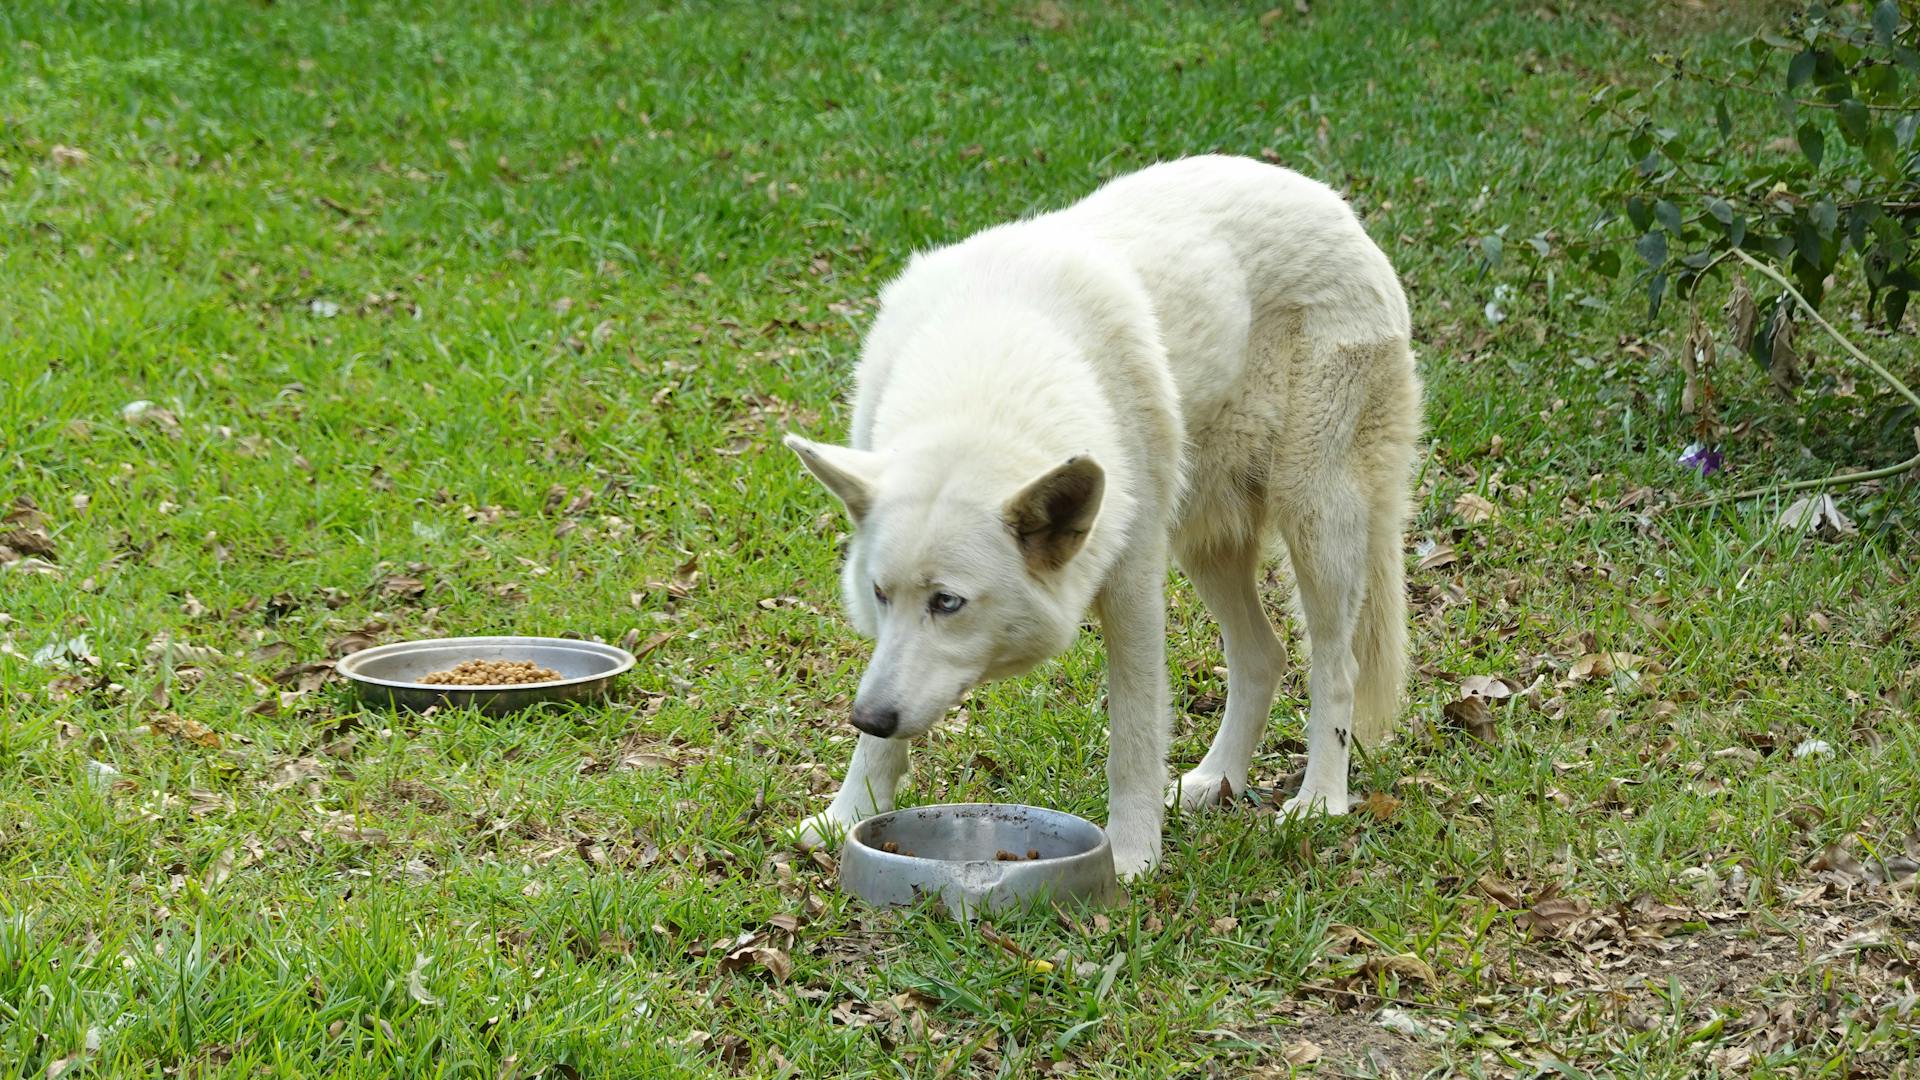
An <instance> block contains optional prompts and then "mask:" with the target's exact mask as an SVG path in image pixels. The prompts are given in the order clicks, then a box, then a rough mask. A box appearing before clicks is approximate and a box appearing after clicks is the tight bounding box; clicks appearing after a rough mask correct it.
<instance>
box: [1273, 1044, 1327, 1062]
mask: <svg viewBox="0 0 1920 1080" xmlns="http://www.w3.org/2000/svg"><path fill="white" fill-rule="evenodd" d="M1280 1056H1281V1057H1283V1058H1286V1059H1287V1064H1289V1065H1311V1064H1313V1063H1314V1062H1316V1061H1319V1060H1320V1047H1318V1046H1316V1045H1315V1044H1314V1043H1313V1042H1312V1041H1311V1040H1309V1039H1301V1040H1300V1041H1298V1042H1290V1043H1287V1044H1286V1045H1284V1046H1282V1047H1281V1048H1280Z"/></svg>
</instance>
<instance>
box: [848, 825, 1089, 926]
mask: <svg viewBox="0 0 1920 1080" xmlns="http://www.w3.org/2000/svg"><path fill="white" fill-rule="evenodd" d="M1002 852H1005V853H1006V854H1008V855H1011V856H1014V858H1012V859H1005V858H1001V857H999V856H1000V854H1001V853H1002ZM1028 852H1034V853H1035V854H1037V855H1038V856H1039V858H1036V859H1029V858H1027V857H1026V856H1027V853H1028ZM840 887H841V888H843V889H845V890H846V891H847V892H848V893H850V894H852V895H854V896H857V897H859V898H860V899H862V900H865V901H866V902H867V903H869V904H873V905H875V906H877V907H898V906H904V905H910V904H916V903H919V902H920V901H921V900H924V899H926V898H928V897H931V896H938V897H939V898H940V899H941V901H942V902H943V903H945V904H946V906H947V909H948V910H949V911H952V912H954V913H955V914H957V915H960V916H961V917H962V918H966V917H970V916H972V915H974V914H976V913H980V912H992V911H1000V910H1004V909H1007V908H1016V907H1025V906H1028V905H1030V904H1035V903H1040V902H1044V901H1047V900H1056V901H1080V902H1084V903H1092V904H1109V903H1113V902H1115V901H1116V900H1118V899H1119V898H1120V896H1121V895H1122V893H1121V891H1120V882H1119V879H1118V878H1117V877H1116V876H1115V875H1114V870H1113V848H1112V846H1111V845H1110V844H1109V843H1108V842H1107V831H1106V830H1105V829H1102V828H1101V827H1100V826H1098V825H1095V824H1094V823H1093V822H1091V821H1088V820H1087V819H1085V818H1082V817H1075V816H1074V815H1072V814H1068V813H1064V812H1062V811H1059V810H1047V809H1043V808H1041V807H1038V806H1020V805H1018V804H1015V803H945V804H938V805H934V806H916V807H912V808H909V809H906V810H895V811H892V812H891V813H886V814H878V815H876V816H874V817H870V818H868V819H867V820H865V821H863V822H861V823H860V824H858V825H855V826H854V827H853V829H852V830H851V831H849V832H848V833H847V838H846V842H845V843H844V844H843V845H842V847H841V852H840Z"/></svg>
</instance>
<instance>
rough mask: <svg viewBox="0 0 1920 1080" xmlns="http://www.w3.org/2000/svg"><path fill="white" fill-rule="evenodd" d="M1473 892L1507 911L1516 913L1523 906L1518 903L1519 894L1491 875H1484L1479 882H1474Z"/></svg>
mask: <svg viewBox="0 0 1920 1080" xmlns="http://www.w3.org/2000/svg"><path fill="white" fill-rule="evenodd" d="M1473 890H1474V891H1475V892H1477V893H1479V894H1480V895H1481V896H1484V897H1486V898H1487V899H1489V900H1491V901H1493V902H1494V903H1496V904H1499V905H1500V906H1501V907H1503V908H1506V909H1507V910H1508V911H1517V910H1519V909H1520V908H1521V907H1523V906H1524V905H1523V904H1522V903H1521V902H1520V896H1519V894H1518V893H1516V892H1515V891H1514V886H1513V885H1512V884H1511V883H1509V882H1506V881H1503V880H1501V879H1500V878H1497V877H1495V876H1493V875H1492V874H1487V875H1484V876H1482V877H1481V878H1480V880H1479V881H1476V882H1474V884H1473Z"/></svg>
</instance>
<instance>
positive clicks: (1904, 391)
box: [1732, 248, 1920, 409]
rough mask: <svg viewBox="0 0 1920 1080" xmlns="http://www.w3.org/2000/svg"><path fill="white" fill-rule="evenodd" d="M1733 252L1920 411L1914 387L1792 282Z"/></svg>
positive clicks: (1741, 254) (1770, 268) (1769, 268)
mask: <svg viewBox="0 0 1920 1080" xmlns="http://www.w3.org/2000/svg"><path fill="white" fill-rule="evenodd" d="M1732 251H1733V253H1734V254H1735V255H1737V256H1739V257H1740V261H1741V262H1744V263H1746V264H1747V265H1748V266H1751V267H1753V268H1754V269H1755V270H1758V271H1760V272H1761V273H1762V274H1765V275H1766V276H1768V277H1770V278H1772V279H1773V283H1774V284H1776V285H1778V286H1780V287H1781V288H1783V289H1785V290H1787V295H1788V296H1791V297H1793V298H1794V299H1795V300H1797V301H1799V303H1800V309H1801V310H1802V311H1805V312H1806V313H1807V315H1808V316H1809V317H1810V318H1812V319H1813V321H1814V322H1815V323H1817V324H1819V326H1820V329H1822V330H1825V331H1826V332H1827V333H1828V334H1830V335H1832V337H1833V340H1835V341H1837V342H1839V343H1840V347H1841V348H1843V349H1845V350H1847V352H1848V353H1850V354H1852V356H1853V358H1854V359H1855V360H1858V361H1860V362H1861V363H1863V364H1865V365H1867V368H1868V369H1869V370H1871V371H1872V372H1873V373H1874V374H1875V375H1878V376H1880V378H1882V379H1884V380H1886V383H1887V385H1888V386H1891V387H1893V388H1894V389H1895V390H1897V391H1899V393H1900V396H1901V397H1903V398H1906V399H1907V400H1908V401H1911V402H1913V407H1914V408H1916V409H1920V394H1915V393H1914V392H1913V389H1912V387H1909V386H1908V385H1907V384H1906V383H1904V382H1901V381H1900V380H1899V379H1898V378H1897V377H1895V376H1894V374H1893V372H1891V371H1888V370H1887V369H1886V368H1883V367H1881V366H1880V364H1879V362H1878V361H1876V360H1874V358H1873V357H1871V356H1868V355H1867V354H1866V353H1863V352H1861V351H1860V350H1859V348H1858V347H1857V346H1855V345H1854V343H1853V342H1851V341H1848V340H1847V339H1846V337H1845V336H1844V335H1842V334H1841V333H1840V331H1838V330H1835V329H1834V328H1833V324H1832V323H1830V322H1828V321H1827V320H1825V319H1823V318H1821V317H1820V313H1819V312H1818V311H1815V310H1814V309H1813V305H1812V304H1809V303H1807V298H1806V297H1804V296H1801V295H1800V290H1799V289H1796V288H1794V287H1793V283H1792V282H1790V281H1788V280H1787V279H1786V278H1785V277H1783V276H1781V274H1780V271H1778V270H1775V269H1774V268H1773V267H1771V266H1768V265H1767V264H1766V263H1763V262H1761V261H1760V260H1759V259H1756V258H1754V257H1753V256H1751V255H1749V254H1747V253H1746V252H1744V251H1741V250H1740V249H1739V248H1733V249H1732Z"/></svg>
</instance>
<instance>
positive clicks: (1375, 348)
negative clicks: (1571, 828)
mask: <svg viewBox="0 0 1920 1080" xmlns="http://www.w3.org/2000/svg"><path fill="white" fill-rule="evenodd" d="M1419 425H1420V382H1419V379H1418V377H1417V376H1416V375H1415V372H1414V363H1413V354H1412V351H1411V349H1410V346H1409V326H1408V319H1407V304H1406V299H1405V297H1404V296H1403V294H1402V293H1401V290H1400V284H1399V281H1398V279H1397V278H1396V277H1395V275H1394V272H1393V268H1392V266H1390V265H1389V264H1388V262H1387V259H1386V257H1385V256H1384V255H1383V254H1381V252H1380V249H1379V248H1378V247H1376V246H1374V244H1373V242H1372V241H1371V240H1369V239H1368V237H1367V234H1366V233H1365V232H1364V231H1363V230H1362V229H1361V227H1360V223H1359V222H1358V220H1356V219H1355V217H1354V215H1353V212H1352V211H1351V210H1350V209H1349V208H1348V207H1347V205H1346V203H1345V202H1343V201H1342V200H1341V198H1340V197H1339V196H1338V195H1337V194H1335V193H1334V192H1333V191H1332V190H1330V189H1329V188H1327V187H1325V186H1324V185H1322V184H1319V183H1316V182H1314V181H1312V180H1309V179H1307V178H1306V177H1303V176H1301V175H1299V174H1297V173H1294V172H1290V171H1288V170H1286V169H1281V168H1275V167H1273V166H1269V165H1263V164H1260V163H1258V162H1254V161H1251V160H1247V159H1243V158H1230V157H1217V156H1216V157H1196V158H1189V159H1186V160H1181V161H1176V162H1171V163H1168V164H1163V165H1156V166H1153V167H1151V168H1147V169H1144V170H1141V171H1140V172H1137V173H1134V174H1132V175H1130V176H1125V177H1121V178H1119V179H1117V180H1114V181H1113V182H1111V183H1109V184H1107V185H1106V186H1105V187H1103V188H1101V189H1100V190H1099V191H1097V192H1095V193H1094V194H1093V195H1091V196H1089V197H1088V198H1086V199H1085V200H1083V201H1082V202H1080V203H1078V204H1076V205H1074V206H1072V207H1069V208H1067V209H1065V210H1062V211H1059V212H1056V213H1051V214H1046V215H1043V216H1040V217H1036V218H1033V219H1031V220H1027V221H1022V222H1017V223H1015V224H1010V225H1003V226H1000V227H998V228H993V229H988V230H987V231H985V232H982V233H980V234H979V235H977V236H974V237H973V238H971V239H969V240H966V241H964V242H962V243H959V244H955V245H953V246H951V247H947V248H942V249H939V250H937V251H933V252H931V253H928V254H923V255H919V256H916V257H915V258H914V259H913V261H912V263H911V264H910V265H909V266H908V267H907V269H906V271H905V272H904V273H903V274H901V275H900V277H899V278H898V279H897V280H896V281H894V282H893V283H892V284H891V285H889V286H888V287H887V289H886V291H885V292H884V293H883V294H882V296H881V305H880V311H879V315H878V317H877V319H876V320H875V322H874V325H873V328H872V330H871V331H870V332H869V334H868V336H867V340H866V345H865V349H864V351H863V354H862V358H861V361H860V366H859V370H858V373H857V390H856V394H855V399H854V410H853V432H852V446H851V447H850V448H849V447H841V446H828V445H822V444H819V443H813V442H809V441H807V440H805V439H801V438H798V437H796V436H791V435H790V436H788V438H787V445H789V446H791V447H792V448H793V449H794V450H795V451H796V452H797V453H798V454H799V455H800V458H801V460H802V461H803V462H805V463H806V466H807V468H808V469H809V470H811V471H812V472H813V474H814V475H815V476H816V477H818V478H819V479H820V481H821V482H822V483H823V484H825V485H826V486H827V487H828V488H829V489H831V490H832V491H833V493H834V494H835V495H838V496H839V497H840V499H841V501H842V502H844V503H845V504H846V508H847V512H848V513H849V514H850V515H851V516H852V518H853V522H854V526H855V528H854V535H853V540H852V542H851V547H850V550H849V552H848V557H847V560H846V567H845V574H844V581H843V586H844V589H845V594H846V605H847V609H848V611H849V613H850V614H851V616H852V618H853V621H854V623H855V624H856V625H857V626H858V627H859V628H860V630H861V631H862V632H864V633H866V634H867V635H869V636H871V637H873V638H874V639H875V642H876V644H875V649H874V655H873V662H872V664H871V666H869V667H868V669H867V672H866V675H865V676H864V677H863V678H862V679H861V680H860V688H859V692H858V695H857V697H856V698H855V700H854V705H853V723H854V726H855V727H857V728H859V729H860V730H861V731H862V732H864V733H865V734H863V735H861V737H860V742H859V746H858V747H857V748H856V749H855V750H854V754H853V762H852V765H851V767H850V768H849V769H848V772H847V778H846V782H845V784H844V785H842V787H841V789H840V792H839V794H838V795H836V796H835V798H834V800H833V803H832V805H831V806H829V807H828V808H827V809H826V810H825V811H824V812H823V813H820V814H818V815H815V816H814V817H811V818H809V819H807V820H806V821H805V822H803V823H802V824H801V825H800V827H799V830H798V836H799V839H800V840H801V841H802V842H803V843H807V844H818V843H822V842H826V841H830V840H832V839H834V838H835V837H836V836H837V835H838V834H839V833H840V832H842V831H844V830H845V829H846V828H847V827H849V826H851V825H853V824H854V823H855V822H857V821H859V820H861V819H862V818H865V817H867V816H868V815H870V814H874V813H877V812H881V811H884V810H889V809H892V807H893V801H894V794H895V791H896V788H897V787H898V785H899V782H900V779H901V777H902V776H903V775H904V774H905V772H906V768H907V742H908V740H909V739H911V738H912V737H913V736H916V735H919V734H922V733H923V732H925V731H927V729H929V728H931V727H932V726H933V725H934V724H935V722H937V721H938V720H939V719H940V718H941V717H942V716H943V715H945V714H946V713H947V712H948V711H949V710H950V709H952V708H953V707H954V706H955V705H956V704H958V703H959V701H960V699H961V697H962V696H963V695H964V694H966V693H967V691H968V690H969V689H970V688H971V687H973V686H975V685H977V684H979V683H981V682H983V681H985V680H989V679H999V678H1004V677H1006V676H1010V675H1017V674H1020V673H1022V672H1025V671H1027V670H1028V669H1030V668H1032V667H1034V666H1035V665H1036V664H1039V663H1040V662H1041V661H1043V660H1046V659H1047V658H1049V657H1051V656H1054V655H1056V654H1058V653H1059V652H1061V651H1063V650H1064V649H1066V648H1067V646H1068V645H1069V644H1070V643H1071V642H1072V641H1073V639H1074V636H1075V634H1076V633H1077V632H1078V628H1079V626H1080V623H1081V619H1082V616H1083V615H1084V614H1085V613H1086V612H1087V611H1088V609H1089V608H1091V609H1092V610H1093V611H1094V612H1096V613H1097V614H1098V616H1099V618H1100V624H1101V628H1102V631H1103V634H1104V636H1105V639H1106V647H1107V669H1108V683H1109V691H1110V693H1109V698H1110V701H1111V707H1110V716H1109V732H1110V746H1109V748H1108V750H1109V757H1108V764H1107V779H1108V798H1109V803H1108V825H1107V831H1108V835H1109V836H1110V837H1111V838H1112V841H1113V850H1114V856H1115V860H1116V862H1117V863H1118V867H1119V870H1120V872H1121V874H1122V875H1125V876H1133V875H1137V874H1140V873H1143V872H1145V871H1147V870H1150V869H1151V868H1152V867H1153V866H1154V865H1155V864H1157V863H1158V861H1159V858H1160V831H1161V821H1162V817H1163V815H1164V804H1163V800H1162V791H1163V788H1164V787H1165V785H1166V754H1167V738H1168V720H1169V709H1170V704H1171V702H1170V691H1169V688H1168V679H1167V664H1166V641H1165V626H1166V600H1165V595H1164V586H1165V582H1166V572H1167V564H1168V557H1169V554H1171V556H1172V558H1173V559H1174V560H1175V561H1176V562H1177V563H1178V565H1179V566H1180V568H1181V569H1182V570H1183V571H1184V572H1185V573H1186V574H1187V576H1188V577H1189V578H1191V579H1192V581H1193V584H1194V588H1195V590H1196V591H1197V592H1198V594H1199V596H1200V597H1201V599H1202V600H1204V601H1205V602H1206V605H1207V607H1208V608H1209V609H1210V610H1211V611H1212V612H1213V614H1214V616H1215V618H1217V619H1218V620H1219V622H1220V628H1221V631H1222V634H1223V637H1224V639H1225V646H1226V658H1227V671H1228V675H1227V705H1226V717H1225V720H1224V721H1223V722H1222V724H1221V727H1220V732H1219V735H1218V736H1217V737H1216V738H1215V739H1214V741H1213V746H1212V748H1211V749H1209V750H1208V751H1207V755H1206V757H1205V759H1204V760H1202V761H1201V762H1200V764H1199V766H1198V767H1196V768H1195V769H1193V770H1192V771H1191V772H1189V773H1187V774H1186V776H1184V777H1183V778H1181V780H1180V781H1179V782H1178V783H1177V784H1176V785H1174V787H1173V788H1172V790H1171V792H1169V793H1168V794H1167V795H1166V797H1165V801H1166V802H1167V803H1171V802H1174V801H1178V802H1180V803H1182V804H1184V805H1185V806H1187V807H1200V806H1204V805H1210V804H1214V803H1217V802H1220V801H1222V800H1223V799H1224V798H1226V797H1228V796H1230V795H1237V794H1239V793H1240V792H1241V791H1243V790H1244V789H1245V787H1246V783H1247V769H1248V766H1249V764H1250V762H1251V760H1252V756H1253V752H1254V748H1255V747H1256V746H1257V744H1258V743H1259V741H1260V736H1261V733H1262V732H1263V731H1264V730H1265V728H1266V725H1267V718H1268V713H1269V711H1270V710H1271V708H1272V705H1273V696H1274V691H1275V689H1276V687H1277V685H1278V682H1279V679H1280V675H1281V673H1282V672H1283V671H1284V670H1285V667H1286V649H1285V646H1284V645H1282V643H1281V641H1280V639H1279V637H1278V636H1276V635H1275V633H1274V630H1273V626H1272V624H1271V623H1270V622H1269V621H1268V620H1267V615H1266V612H1265V610H1264V608H1263V607H1262V604H1261V599H1260V593H1259V591H1258V587H1257V583H1258V581H1259V579H1260V570H1261V562H1262V559H1263V556H1264V555H1265V553H1266V552H1267V550H1268V547H1269V544H1270V541H1271V538H1272V537H1273V536H1274V535H1275V534H1278V536H1279V537H1281V538H1282V539H1284V541H1285V543H1286V552H1287V555H1288V558H1289V561H1290V563H1291V566H1292V576H1293V579H1294V582H1295V587H1296V590H1297V593H1298V599H1299V607H1300V608H1301V610H1302V611H1303V612H1304V614H1305V619H1306V631H1307V635H1308V639H1309V641H1310V642H1311V646H1312V670H1311V674H1310V676H1309V680H1308V691H1309V693H1310V696H1311V704H1310V709H1309V714H1308V719H1307V747H1308V753H1307V770H1306V778H1305V782H1304V783H1303V785H1302V786H1301V788H1300V791H1299V794H1297V795H1295V796H1294V797H1293V799H1292V800H1290V801H1289V802H1288V803H1287V804H1286V807H1285V810H1286V812H1289V813H1292V812H1301V811H1324V812H1326V813H1329V814H1342V813H1345V812H1346V811H1347V807H1348V803H1347V768H1348V739H1349V738H1350V737H1352V738H1357V739H1359V740H1361V741H1362V742H1371V741H1373V740H1377V739H1379V738H1382V737H1384V736H1385V735H1386V734H1387V733H1388V732H1389V731H1390V730H1391V728H1392V725H1393V720H1394V716H1395V713H1396V712H1397V711H1398V708H1399V700H1400V690H1401V685H1402V682H1403V679H1404V668H1405V654H1406V645H1405V634H1406V629H1405V620H1406V598H1405V595H1404V591H1403V589H1404V586H1403V581H1402V576H1403V573H1404V566H1403V556H1402V530H1403V528H1404V523H1405V518H1406V516H1407V493H1408V487H1409V483H1410V471H1411V467H1412V463H1413V456H1414V442H1415V439H1416V437H1417V434H1418V430H1419Z"/></svg>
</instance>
